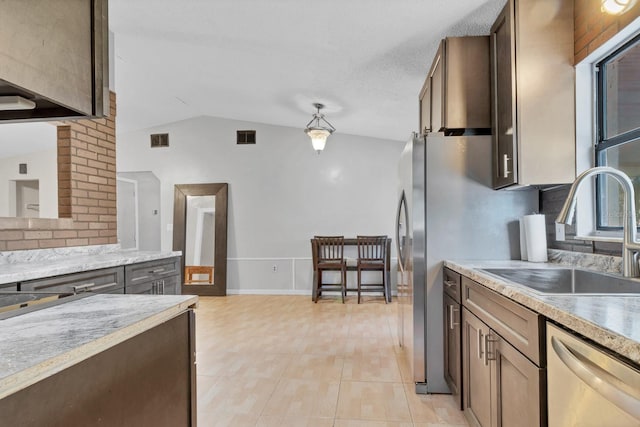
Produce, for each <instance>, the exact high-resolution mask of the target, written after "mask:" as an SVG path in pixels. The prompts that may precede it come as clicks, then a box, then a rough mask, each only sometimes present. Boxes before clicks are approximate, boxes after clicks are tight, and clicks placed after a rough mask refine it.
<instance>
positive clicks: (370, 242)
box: [356, 236, 387, 304]
mask: <svg viewBox="0 0 640 427" xmlns="http://www.w3.org/2000/svg"><path fill="white" fill-rule="evenodd" d="M357 241H358V264H357V266H356V268H357V270H358V304H360V294H361V292H380V291H382V296H383V297H384V302H385V304H386V303H387V280H386V278H387V236H357ZM363 271H379V272H380V273H382V283H364V284H363V283H362V272H363Z"/></svg>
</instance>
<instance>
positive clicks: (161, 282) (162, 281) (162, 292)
mask: <svg viewBox="0 0 640 427" xmlns="http://www.w3.org/2000/svg"><path fill="white" fill-rule="evenodd" d="M160 284H161V285H162V291H161V292H160V293H161V294H162V295H164V280H161V281H160Z"/></svg>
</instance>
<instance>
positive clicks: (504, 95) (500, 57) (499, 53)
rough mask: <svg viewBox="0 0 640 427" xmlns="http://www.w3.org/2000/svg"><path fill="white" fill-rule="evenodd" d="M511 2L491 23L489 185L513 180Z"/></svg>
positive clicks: (513, 93) (513, 109)
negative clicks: (490, 167) (491, 162)
mask: <svg viewBox="0 0 640 427" xmlns="http://www.w3.org/2000/svg"><path fill="white" fill-rule="evenodd" d="M512 7H513V6H512V2H511V1H509V2H507V5H506V6H505V7H504V9H503V10H502V12H501V13H500V15H499V16H498V18H497V19H496V22H495V23H494V24H493V27H491V135H492V138H493V170H494V175H493V187H494V188H501V187H505V186H507V185H511V184H514V183H516V182H517V154H518V153H517V149H516V142H517V138H516V117H515V70H514V62H513V61H514V51H515V41H514V39H513V26H512V16H513V9H512Z"/></svg>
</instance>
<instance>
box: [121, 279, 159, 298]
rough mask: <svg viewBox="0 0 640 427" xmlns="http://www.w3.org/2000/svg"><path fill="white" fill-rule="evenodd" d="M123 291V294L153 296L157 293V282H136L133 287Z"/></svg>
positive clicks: (130, 286) (129, 286)
mask: <svg viewBox="0 0 640 427" xmlns="http://www.w3.org/2000/svg"><path fill="white" fill-rule="evenodd" d="M124 290H125V294H149V295H155V294H157V293H158V280H151V281H147V282H138V283H135V284H133V285H128V286H127V287H126V288H125V289H124Z"/></svg>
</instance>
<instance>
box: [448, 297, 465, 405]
mask: <svg viewBox="0 0 640 427" xmlns="http://www.w3.org/2000/svg"><path fill="white" fill-rule="evenodd" d="M443 302H444V304H443V312H444V319H443V320H444V322H443V324H444V379H445V381H446V382H447V384H448V385H449V388H450V389H451V394H452V395H453V397H454V398H455V399H456V401H457V402H458V408H460V410H462V394H461V391H462V377H461V375H460V374H461V367H462V363H461V357H460V356H461V354H460V344H461V338H460V304H458V303H457V302H456V301H455V300H454V299H453V298H451V297H450V296H449V295H447V294H444V301H443Z"/></svg>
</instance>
